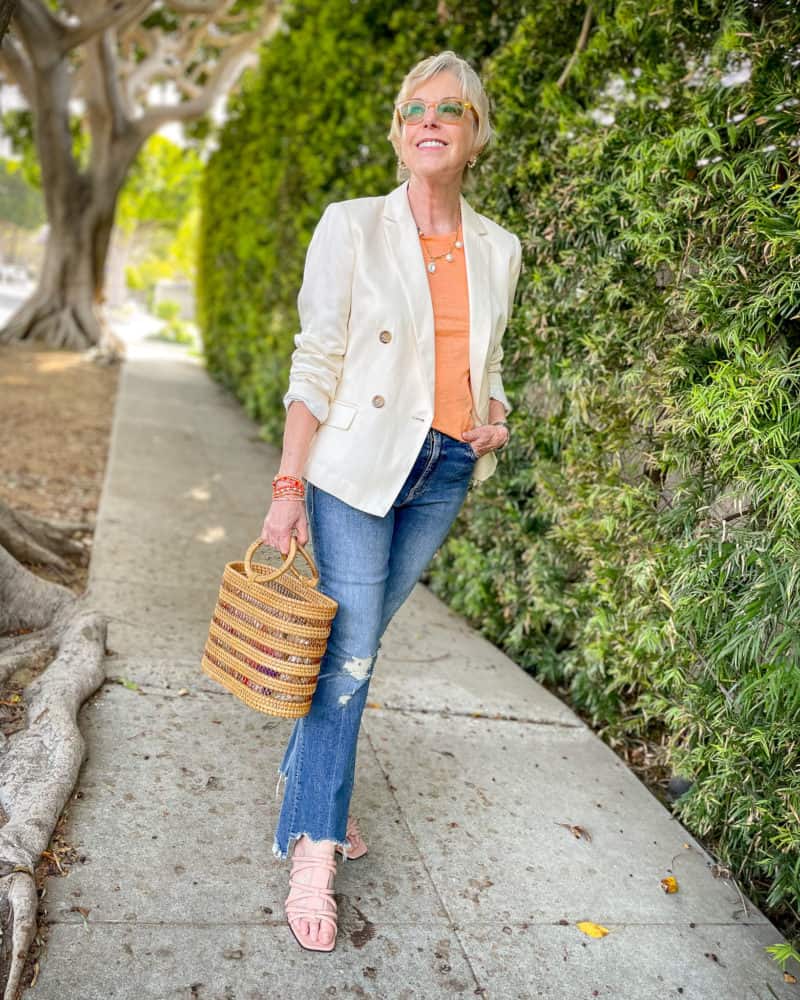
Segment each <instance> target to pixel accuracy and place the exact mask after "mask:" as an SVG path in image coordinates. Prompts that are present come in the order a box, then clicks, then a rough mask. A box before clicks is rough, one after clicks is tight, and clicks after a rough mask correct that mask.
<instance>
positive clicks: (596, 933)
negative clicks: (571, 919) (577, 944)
mask: <svg viewBox="0 0 800 1000" xmlns="http://www.w3.org/2000/svg"><path fill="white" fill-rule="evenodd" d="M575 926H576V927H577V928H578V930H579V931H583V933H584V934H586V936H587V937H591V938H601V937H605V936H606V934H608V928H607V927H602V926H601V925H600V924H593V923H592V921H591V920H579V921H578V923H577V924H575Z"/></svg>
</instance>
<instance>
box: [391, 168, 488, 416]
mask: <svg viewBox="0 0 800 1000" xmlns="http://www.w3.org/2000/svg"><path fill="white" fill-rule="evenodd" d="M407 186H408V182H407V181H404V182H403V183H402V184H400V185H399V186H398V187H396V188H395V189H394V190H393V191H391V192H390V193H389V194H388V195H386V198H385V199H384V209H383V225H384V231H385V233H386V239H387V242H388V245H389V248H390V250H391V253H392V255H393V257H394V261H395V264H396V265H397V271H398V276H399V279H400V284H401V285H402V288H403V292H404V294H405V297H406V300H407V303H408V309H409V313H410V315H411V317H412V319H413V322H414V336H415V338H416V342H417V352H418V354H419V360H420V365H421V367H422V372H423V375H424V377H425V384H426V386H427V390H428V396H429V400H430V406H431V410H433V408H434V401H435V400H434V396H435V388H436V359H435V350H436V334H435V329H434V317H433V304H432V302H431V293H430V286H429V285H428V275H427V273H426V271H425V258H424V256H423V253H422V247H421V246H420V242H419V235H418V233H417V225H416V222H415V221H414V216H413V215H412V213H411V206H410V205H409V203H408V194H407V190H406V189H407ZM461 224H462V233H463V236H464V254H465V258H466V265H467V284H468V286H469V316H470V337H469V365H470V380H471V383H472V396H473V399H474V402H475V407H476V408H477V405H478V399H479V396H480V389H481V381H482V379H483V369H484V364H485V360H486V352H487V350H488V348H489V338H490V333H491V308H490V302H491V301H492V299H491V294H490V293H491V289H490V281H491V268H490V266H489V263H490V262H489V253H490V248H489V243H488V240H487V239H486V233H487V231H486V227H485V226H484V224H483V223H482V222H481V220H480V217H479V216H478V214H477V212H475V210H474V209H473V208H472V207H471V206H470V205H469V203H468V202H467V200H466V199H465V198H464V196H463V195H461Z"/></svg>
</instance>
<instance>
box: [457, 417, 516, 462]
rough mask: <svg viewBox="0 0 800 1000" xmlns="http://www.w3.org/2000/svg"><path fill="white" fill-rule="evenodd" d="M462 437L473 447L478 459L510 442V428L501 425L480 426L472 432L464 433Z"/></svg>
mask: <svg viewBox="0 0 800 1000" xmlns="http://www.w3.org/2000/svg"><path fill="white" fill-rule="evenodd" d="M462 437H463V438H464V440H465V441H467V442H468V443H469V444H471V445H472V449H473V451H474V452H475V454H476V455H477V456H478V458H480V457H481V455H485V454H486V453H487V452H489V451H494V450H495V448H500V447H501V446H502V445H503V444H505V442H506V441H507V440H508V428H507V427H503V426H502V425H500V424H480V425H479V426H478V427H473V428H472V430H469V431H464V433H463V434H462Z"/></svg>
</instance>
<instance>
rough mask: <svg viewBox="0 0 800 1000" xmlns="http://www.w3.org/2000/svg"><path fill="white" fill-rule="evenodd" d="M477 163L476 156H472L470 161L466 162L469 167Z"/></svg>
mask: <svg viewBox="0 0 800 1000" xmlns="http://www.w3.org/2000/svg"><path fill="white" fill-rule="evenodd" d="M477 162H478V157H477V156H473V157H472V159H471V160H467V163H468V164H469V165H470V166H471V167H474V166H475V164H476V163H477Z"/></svg>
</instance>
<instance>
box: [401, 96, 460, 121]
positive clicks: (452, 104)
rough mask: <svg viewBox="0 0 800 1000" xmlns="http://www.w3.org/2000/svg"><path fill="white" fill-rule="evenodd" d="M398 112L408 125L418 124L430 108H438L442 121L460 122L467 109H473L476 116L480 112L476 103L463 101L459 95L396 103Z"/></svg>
mask: <svg viewBox="0 0 800 1000" xmlns="http://www.w3.org/2000/svg"><path fill="white" fill-rule="evenodd" d="M395 107H396V108H397V113H398V114H399V115H400V117H401V119H402V120H403V121H404V122H405V123H406V125H418V124H419V123H420V122H421V121H422V119H423V118H424V117H425V112H426V111H427V110H428V108H436V117H437V118H438V120H439V121H441V122H460V121H461V119H462V118H463V117H464V114H465V112H466V111H471V112H472V113H473V114H474V115H475V117H476V118H477V117H478V113H477V111H476V110H475V105H474V104H470V102H469V101H461V100H459V99H458V98H457V97H446V98H445V99H444V100H443V101H422V100H419V98H412V99H411V100H410V101H402V102H401V103H400V104H396V105H395Z"/></svg>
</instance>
